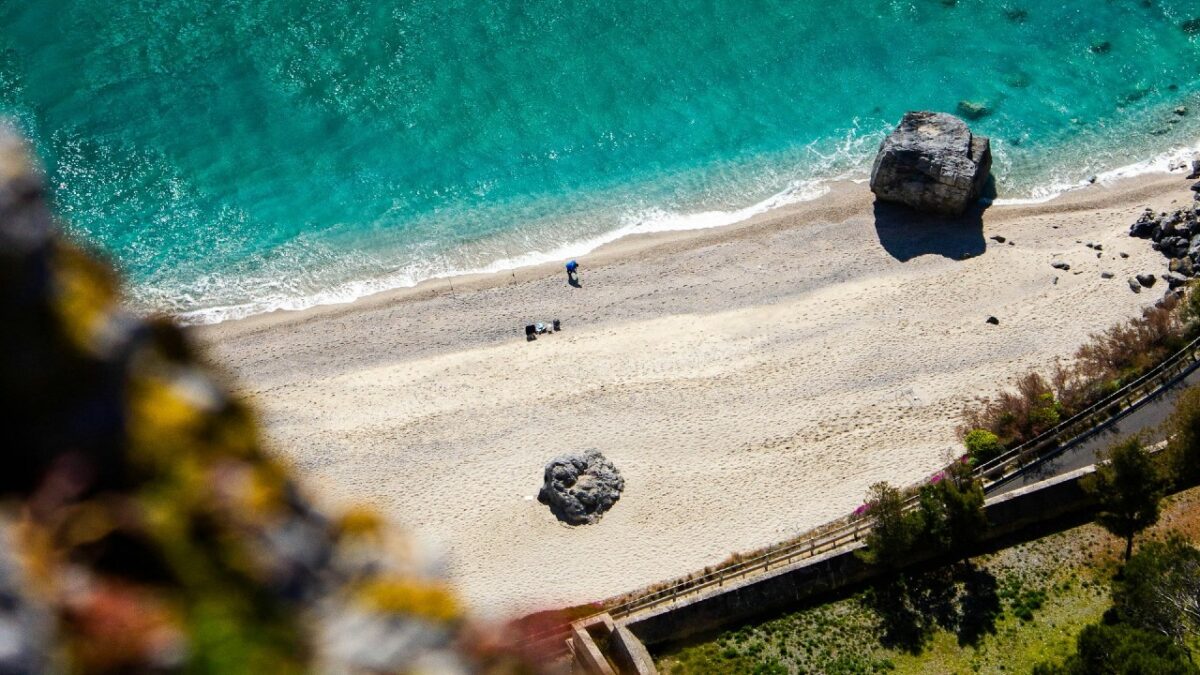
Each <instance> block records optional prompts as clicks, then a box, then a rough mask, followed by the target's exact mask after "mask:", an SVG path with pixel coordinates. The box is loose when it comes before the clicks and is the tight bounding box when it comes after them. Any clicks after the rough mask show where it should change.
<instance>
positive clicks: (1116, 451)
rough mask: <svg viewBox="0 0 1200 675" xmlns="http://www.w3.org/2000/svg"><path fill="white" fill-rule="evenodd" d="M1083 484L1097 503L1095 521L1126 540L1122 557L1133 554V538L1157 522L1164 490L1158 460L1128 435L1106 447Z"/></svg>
mask: <svg viewBox="0 0 1200 675" xmlns="http://www.w3.org/2000/svg"><path fill="white" fill-rule="evenodd" d="M1083 488H1084V489H1085V490H1087V491H1088V492H1089V493H1091V494H1092V495H1094V496H1095V498H1096V500H1097V501H1098V502H1099V504H1100V512H1099V514H1097V516H1096V522H1097V523H1099V524H1100V525H1101V526H1102V527H1103V528H1104V529H1106V530H1108V531H1109V532H1111V533H1113V534H1114V535H1116V536H1118V537H1121V538H1123V539H1124V540H1125V560H1129V557H1130V556H1131V555H1132V554H1133V538H1134V536H1136V535H1137V533H1139V532H1141V531H1142V530H1144V529H1146V528H1147V527H1150V526H1151V525H1153V524H1154V523H1156V522H1158V511H1159V502H1161V501H1162V498H1163V494H1164V493H1165V490H1166V481H1165V480H1164V479H1163V477H1162V475H1161V472H1160V470H1159V467H1158V464H1157V463H1156V462H1155V461H1154V458H1153V457H1151V456H1150V453H1148V452H1146V449H1145V448H1143V447H1142V442H1141V440H1140V439H1138V438H1136V437H1135V438H1130V439H1128V440H1126V441H1124V442H1121V443H1118V444H1117V445H1115V446H1113V447H1112V448H1110V449H1109V450H1108V452H1107V453H1106V457H1105V458H1104V461H1103V462H1102V463H1101V464H1099V465H1097V466H1096V473H1094V474H1092V475H1091V476H1088V477H1087V478H1086V479H1084V482H1083Z"/></svg>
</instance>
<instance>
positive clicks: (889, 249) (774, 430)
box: [189, 174, 1191, 613]
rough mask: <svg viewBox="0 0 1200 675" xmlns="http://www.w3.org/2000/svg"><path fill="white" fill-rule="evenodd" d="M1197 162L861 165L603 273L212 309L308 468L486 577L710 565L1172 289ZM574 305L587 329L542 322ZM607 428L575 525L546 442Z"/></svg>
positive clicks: (255, 397) (556, 271) (640, 575)
mask: <svg viewBox="0 0 1200 675" xmlns="http://www.w3.org/2000/svg"><path fill="white" fill-rule="evenodd" d="M1187 185H1188V183H1187V182H1186V181H1184V180H1182V179H1181V178H1180V177H1179V176H1178V175H1177V174H1166V175H1162V174H1152V175H1146V176H1141V177H1138V178H1134V179H1129V180H1123V181H1120V182H1118V183H1116V184H1114V185H1112V186H1103V185H1097V186H1092V187H1089V188H1087V189H1083V190H1079V191H1075V192H1072V193H1069V194H1067V195H1064V196H1063V197H1060V198H1058V199H1056V200H1053V201H1051V202H1047V203H1042V204H1034V205H1018V206H993V207H992V208H990V209H988V210H986V211H985V212H984V213H983V215H982V219H981V220H980V221H979V222H978V223H969V224H967V225H965V226H964V225H962V224H959V225H947V224H941V225H936V224H935V225H930V224H927V223H919V222H912V221H911V219H905V218H903V217H895V214H891V215H889V214H887V213H885V212H881V213H876V212H875V210H874V205H873V199H872V197H871V195H870V192H869V190H868V189H867V188H866V186H864V185H859V184H854V183H842V184H838V185H836V186H833V188H832V189H831V192H830V194H829V195H827V196H826V197H824V198H821V199H818V200H815V201H811V202H803V203H799V204H793V205H789V206H787V207H783V208H781V209H778V210H775V211H770V212H768V213H765V214H761V215H759V216H756V217H755V218H752V219H750V220H748V221H745V222H742V223H737V224H733V225H728V226H724V227H720V228H714V229H705V230H691V231H683V232H668V233H653V234H644V235H635V236H632V237H627V238H623V239H621V240H618V241H617V242H613V243H611V244H608V245H606V246H604V247H602V248H600V249H598V250H597V251H596V252H595V253H593V254H591V255H589V256H587V257H586V258H585V259H584V258H581V263H582V265H583V288H582V289H579V290H574V289H570V288H569V287H567V285H566V280H565V274H563V273H562V272H561V269H560V267H559V264H558V263H548V264H544V265H540V266H536V267H530V268H524V269H520V270H516V271H513V272H504V273H499V274H488V275H476V276H474V277H467V278H456V279H454V289H455V292H454V295H453V296H452V295H450V293H449V288H448V286H449V284H448V282H446V281H445V280H441V281H440V282H435V283H426V284H424V285H419V286H417V287H415V288H409V289H400V290H396V291H390V292H385V293H381V294H377V295H374V296H371V297H369V298H366V299H364V300H360V301H358V302H355V303H351V304H347V305H331V306H323V307H316V308H312V309H309V310H303V311H298V312H280V313H276V314H269V315H259V316H256V317H250V318H248V319H245V320H240V321H232V322H224V323H220V324H212V325H207V326H197V327H193V328H190V329H189V332H190V333H191V334H192V335H193V336H195V337H198V338H199V341H200V342H201V343H202V344H203V345H204V346H205V347H206V348H207V351H208V352H209V353H210V354H211V355H212V356H213V358H214V360H215V361H217V362H219V363H221V364H222V365H223V366H224V367H225V369H226V371H227V372H230V373H231V375H233V376H235V377H236V378H237V381H238V385H239V386H237V387H236V388H237V389H238V390H240V391H241V393H242V395H243V396H246V397H248V398H249V399H251V401H252V402H253V403H254V404H255V406H256V408H257V409H259V410H260V412H261V414H262V417H263V420H264V425H265V429H266V433H267V436H268V439H269V441H270V442H271V444H272V446H273V447H275V448H276V449H277V451H278V452H279V453H280V454H281V455H282V456H283V457H284V458H285V459H286V460H287V461H290V462H291V463H293V464H294V465H296V467H297V469H298V471H299V473H300V475H301V476H302V477H303V478H304V479H305V487H306V488H307V489H308V490H309V491H311V492H313V493H314V494H316V495H317V496H318V497H319V498H320V499H321V500H323V501H328V502H332V503H334V504H337V505H348V504H352V503H356V502H372V503H374V504H377V505H378V506H379V507H381V508H382V509H383V510H384V511H385V513H386V515H387V516H388V517H389V518H391V519H393V520H394V521H395V522H397V523H398V524H401V525H402V526H405V527H407V528H409V529H411V530H412V531H413V532H414V533H415V534H416V535H417V538H418V539H419V540H421V541H425V542H427V544H428V545H430V546H433V547H434V548H435V549H437V550H442V551H444V552H445V554H446V560H447V566H448V571H449V572H450V575H451V577H452V578H453V579H454V581H455V582H456V583H457V584H458V585H459V587H460V588H461V590H462V594H463V596H464V598H465V599H466V600H467V601H468V602H470V603H471V604H473V605H474V606H476V607H477V608H479V609H482V610H484V611H486V612H491V613H522V612H524V611H529V610H536V609H539V608H542V607H547V606H556V605H565V604H573V603H576V602H584V601H589V600H597V599H600V598H604V597H609V596H612V595H617V594H620V593H622V592H625V591H628V590H631V589H634V588H638V587H641V586H645V585H647V584H649V583H653V582H655V581H659V580H661V579H666V578H672V577H674V576H678V575H679V574H685V573H688V572H691V571H694V570H696V569H700V568H703V567H704V566H705V565H710V564H714V563H716V562H719V561H720V560H721V559H723V558H725V557H726V556H727V555H729V554H730V553H732V552H734V551H739V550H751V549H754V548H757V547H759V546H762V545H767V544H770V543H772V542H775V541H778V540H781V539H785V538H787V537H788V536H791V535H793V534H796V533H798V532H801V531H803V530H806V529H808V528H809V527H810V526H813V525H817V524H820V523H822V522H824V521H826V520H828V519H830V518H832V517H836V516H838V515H843V514H844V513H847V512H849V511H850V510H852V509H853V508H854V507H855V506H857V505H858V504H859V503H861V500H862V496H863V494H865V491H866V488H867V486H868V485H869V484H870V483H872V482H876V481H878V480H889V481H892V482H893V483H898V484H903V483H907V482H911V481H915V480H919V479H920V478H922V477H924V476H926V475H928V473H930V472H931V471H932V470H935V469H936V468H937V467H938V466H940V465H941V464H942V463H944V462H943V459H944V455H945V454H946V453H947V451H949V450H951V449H952V448H953V446H954V445H955V444H956V442H957V441H956V440H955V435H954V429H955V427H956V426H957V424H958V419H957V413H958V411H959V410H960V409H961V407H962V405H963V404H964V403H965V402H966V401H967V400H969V399H970V398H971V397H974V396H978V395H985V394H990V393H992V392H994V391H995V390H996V389H997V387H999V386H1000V385H1001V384H1002V383H1004V382H1006V381H1010V379H1011V378H1012V377H1015V376H1017V375H1018V374H1019V373H1021V372H1022V371H1024V370H1025V369H1027V368H1029V367H1045V366H1047V365H1049V364H1050V363H1051V362H1052V361H1053V360H1054V359H1055V358H1066V357H1069V356H1070V355H1071V353H1073V352H1074V349H1075V348H1076V347H1077V346H1078V345H1079V344H1080V343H1081V342H1082V341H1083V340H1084V338H1085V337H1086V335H1087V334H1088V333H1090V332H1094V331H1096V330H1102V329H1105V328H1108V327H1109V326H1110V325H1112V324H1113V323H1116V322H1117V321H1120V320H1123V319H1125V318H1128V317H1131V316H1133V315H1134V314H1136V313H1137V312H1139V311H1140V309H1141V308H1142V307H1145V306H1147V305H1149V304H1152V303H1153V301H1154V300H1156V299H1157V298H1158V296H1159V295H1160V294H1161V293H1160V291H1161V290H1165V289H1162V288H1155V289H1153V290H1152V291H1150V292H1146V293H1142V294H1134V293H1132V292H1131V291H1130V290H1129V288H1128V286H1127V285H1126V284H1125V283H1124V279H1125V277H1127V276H1129V275H1131V274H1133V273H1136V272H1141V271H1150V272H1154V273H1156V274H1157V273H1160V272H1163V271H1165V261H1164V260H1163V258H1162V257H1161V255H1160V254H1158V253H1157V252H1155V251H1153V250H1151V249H1150V247H1149V243H1148V242H1145V241H1143V240H1137V239H1132V238H1130V237H1128V234H1127V232H1128V226H1129V223H1131V222H1133V220H1134V219H1136V216H1137V214H1138V213H1140V212H1141V210H1142V208H1144V207H1145V206H1152V207H1154V208H1155V209H1156V210H1165V209H1166V208H1168V206H1169V205H1170V204H1171V203H1172V202H1175V203H1176V206H1175V208H1177V207H1178V206H1177V205H1178V204H1179V203H1181V202H1182V201H1183V200H1184V199H1187V200H1189V202H1188V203H1190V199H1191V193H1190V192H1188V191H1187ZM997 234H999V235H1003V236H1005V237H1006V238H1007V241H1010V242H1014V243H1015V245H1010V244H1007V243H1006V244H998V243H997V242H995V241H993V240H991V239H988V237H991V236H993V235H997ZM1077 240H1078V241H1097V242H1102V243H1103V244H1104V253H1102V254H1101V257H1100V258H1097V257H1096V252H1095V251H1093V250H1091V249H1088V248H1085V247H1084V245H1083V244H1082V243H1078V244H1077V243H1076V241H1077ZM1122 251H1124V252H1127V253H1128V255H1129V258H1127V259H1126V258H1120V257H1118V255H1117V254H1118V252H1122ZM964 256H965V257H964ZM1058 258H1063V259H1067V260H1069V261H1070V262H1071V263H1072V269H1071V271H1070V272H1060V271H1058V270H1055V269H1053V268H1051V267H1050V262H1052V261H1053V260H1055V259H1058ZM1101 271H1111V272H1113V273H1115V274H1116V278H1114V279H1108V280H1104V279H1102V278H1101V276H1100V272H1101ZM988 315H995V316H998V317H999V318H1000V325H999V326H995V327H993V326H988V325H986V324H985V323H984V319H985V318H986V316H988ZM552 318H562V319H563V325H564V331H563V332H562V333H559V334H554V335H549V336H545V337H543V338H542V339H539V340H537V341H536V342H532V343H527V342H525V340H524V337H523V334H522V331H521V326H522V325H523V324H524V323H525V322H526V321H531V320H549V319H552ZM589 447H595V448H597V449H600V450H601V451H602V452H604V453H605V455H606V456H608V457H609V458H610V459H611V460H612V461H614V463H616V465H617V467H618V468H619V469H620V470H621V472H622V474H623V475H624V476H625V479H626V492H625V494H623V496H622V498H621V501H620V502H618V504H617V505H616V506H615V507H614V508H613V510H612V511H610V512H609V513H608V514H607V515H606V516H605V517H604V519H603V520H601V522H600V523H598V524H596V525H592V526H587V527H581V528H569V527H566V526H563V525H561V524H559V523H558V522H557V521H556V520H554V518H553V517H552V516H551V515H550V514H549V512H548V511H547V510H546V509H545V508H544V507H542V506H541V505H540V504H538V503H537V502H536V500H534V499H533V498H532V496H533V495H535V494H536V492H537V489H538V487H539V485H540V481H541V471H542V467H543V465H544V464H545V462H546V461H548V460H549V459H550V458H552V457H553V456H555V455H557V454H560V453H561V452H563V451H564V450H567V449H585V448H589Z"/></svg>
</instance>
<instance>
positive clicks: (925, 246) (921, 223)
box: [875, 200, 990, 262]
mask: <svg viewBox="0 0 1200 675" xmlns="http://www.w3.org/2000/svg"><path fill="white" fill-rule="evenodd" d="M988 204H990V200H989V201H987V202H981V203H979V204H976V205H974V206H972V207H971V208H970V209H969V210H968V211H967V212H966V213H964V214H963V215H961V216H932V215H927V214H923V213H918V212H917V211H914V210H912V209H910V208H908V207H907V206H902V205H899V204H891V203H888V202H881V201H879V200H875V232H876V234H878V235H879V243H880V244H882V245H883V248H884V250H886V251H887V252H888V254H889V255H891V256H892V257H893V258H895V259H896V260H899V261H900V262H908V261H909V260H912V259H913V258H916V257H917V256H922V255H940V256H942V257H945V258H953V259H954V260H962V259H964V258H970V257H973V256H977V255H980V254H981V253H983V252H984V250H985V249H986V248H987V242H985V241H984V239H983V212H984V211H985V210H987V207H988Z"/></svg>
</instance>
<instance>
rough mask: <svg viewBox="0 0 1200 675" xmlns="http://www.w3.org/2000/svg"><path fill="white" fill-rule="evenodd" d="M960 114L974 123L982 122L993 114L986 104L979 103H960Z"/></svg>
mask: <svg viewBox="0 0 1200 675" xmlns="http://www.w3.org/2000/svg"><path fill="white" fill-rule="evenodd" d="M958 114H959V115H962V116H963V117H965V118H967V119H969V120H971V121H972V122H975V121H978V120H981V119H983V118H985V117H987V116H988V115H991V114H992V110H991V108H989V107H988V106H987V104H986V103H980V102H978V101H959V102H958Z"/></svg>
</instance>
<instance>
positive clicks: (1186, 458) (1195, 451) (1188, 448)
mask: <svg viewBox="0 0 1200 675" xmlns="http://www.w3.org/2000/svg"><path fill="white" fill-rule="evenodd" d="M1191 297H1195V298H1200V293H1194V294H1192V296H1189V298H1191ZM1166 428H1167V433H1168V434H1169V435H1170V440H1168V441H1167V452H1166V457H1167V459H1166V463H1167V470H1168V472H1169V476H1170V477H1171V478H1172V479H1173V480H1174V481H1175V484H1176V486H1177V487H1185V486H1190V485H1194V484H1195V483H1196V482H1197V480H1200V387H1193V388H1191V389H1188V390H1187V391H1185V392H1183V393H1182V394H1180V396H1179V400H1178V401H1176V402H1175V411H1174V412H1173V413H1172V414H1171V417H1170V419H1168V420H1167V424H1166Z"/></svg>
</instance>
